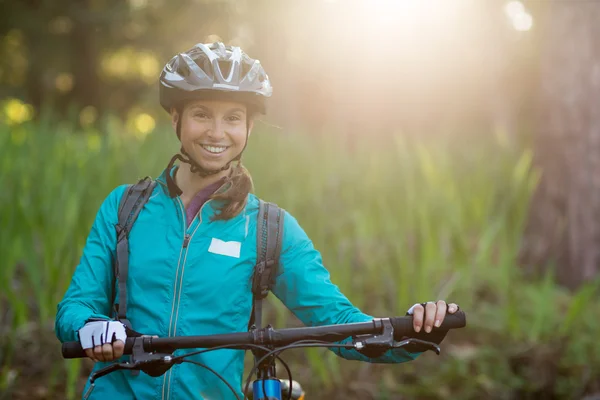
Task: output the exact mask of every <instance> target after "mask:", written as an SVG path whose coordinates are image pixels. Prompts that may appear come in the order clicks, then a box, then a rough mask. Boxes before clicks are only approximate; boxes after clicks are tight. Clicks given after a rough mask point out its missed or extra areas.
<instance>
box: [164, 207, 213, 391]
mask: <svg viewBox="0 0 600 400" xmlns="http://www.w3.org/2000/svg"><path fill="white" fill-rule="evenodd" d="M209 202H210V200H208V201H206V202H205V203H204V204H203V205H202V207H200V210H198V213H197V214H196V215H195V216H194V219H195V218H196V217H198V216H199V221H198V224H197V225H196V228H195V229H194V230H193V231H192V232H191V234H190V233H187V228H186V223H185V221H186V214H185V209H184V207H183V203H182V201H181V199H180V198H179V197H178V198H177V203H178V204H179V209H180V210H181V213H182V218H183V244H182V246H181V251H180V253H179V261H178V263H177V272H176V274H175V289H174V292H173V307H172V308H171V317H170V319H169V333H168V335H169V336H174V335H175V334H176V330H177V318H178V317H179V300H180V298H181V287H182V286H183V272H184V270H185V261H186V260H187V251H188V246H189V244H190V241H191V240H192V237H193V236H194V234H195V233H196V231H197V230H198V228H199V227H200V224H202V209H203V208H204V206H205V205H206V204H208V203H209ZM182 256H183V262H182V261H181V257H182ZM180 268H181V274H180V273H179V269H180ZM178 287H179V290H178V289H177V288H178ZM174 311H175V324H174V325H173V312H174ZM171 327H173V331H172V332H171ZM171 373H172V370H171V369H169V370H168V371H167V373H166V374H165V375H164V378H163V388H162V398H163V399H165V394H166V400H169V398H170V397H171ZM167 380H168V382H167ZM165 388H166V393H165Z"/></svg>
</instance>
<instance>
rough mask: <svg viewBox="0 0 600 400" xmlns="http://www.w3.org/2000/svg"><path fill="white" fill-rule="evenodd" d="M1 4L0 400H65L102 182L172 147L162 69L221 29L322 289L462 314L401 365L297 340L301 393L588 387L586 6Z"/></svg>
mask: <svg viewBox="0 0 600 400" xmlns="http://www.w3.org/2000/svg"><path fill="white" fill-rule="evenodd" d="M0 5H1V6H2V12H0V96H1V99H0V172H1V175H0V188H1V190H0V223H1V229H0V255H1V257H0V258H1V261H0V306H1V308H0V399H59V398H60V399H64V398H68V399H74V398H79V397H80V395H81V389H82V387H83V383H84V380H85V377H86V376H87V374H88V373H89V371H90V369H91V363H90V362H88V361H87V360H69V361H66V362H65V361H63V360H62V358H61V356H60V345H59V343H58V341H57V340H56V339H55V337H54V332H53V323H54V316H55V312H56V304H57V303H58V302H59V301H60V299H61V298H62V296H63V294H64V292H65V290H66V288H67V286H68V284H69V282H70V277H71V274H72V272H73V270H74V268H75V267H76V265H77V263H78V260H79V257H80V256H81V250H82V247H83V244H84V243H85V240H86V236H87V234H88V232H89V229H90V226H91V224H92V222H93V219H94V217H95V214H96V211H97V209H98V207H99V205H100V203H101V202H102V200H103V199H104V197H105V196H106V195H107V194H108V193H109V192H110V191H111V190H112V189H113V188H114V187H115V186H117V185H120V184H123V183H131V182H134V181H135V180H137V179H138V178H140V177H143V176H145V175H152V176H157V175H158V174H159V173H160V172H161V171H162V169H163V168H165V167H166V165H167V163H168V161H169V159H170V157H171V156H172V155H173V154H174V153H175V152H176V151H177V149H178V146H177V140H176V137H175V135H174V133H173V132H172V129H171V127H170V125H169V121H168V118H167V114H166V113H165V112H164V111H163V110H162V109H161V108H160V106H159V104H158V86H157V78H158V76H159V73H160V70H161V68H162V66H163V65H164V64H165V63H166V62H167V61H168V60H169V59H170V58H171V57H172V56H173V55H174V54H176V53H177V52H182V51H185V50H187V49H189V48H190V47H192V46H193V45H194V44H195V43H197V42H213V41H216V40H223V41H224V42H226V43H227V44H232V45H239V46H242V48H243V49H244V50H245V51H246V52H247V53H249V54H250V55H251V56H252V57H254V58H258V59H260V60H261V62H262V64H263V65H264V67H265V69H266V71H267V73H268V74H269V76H270V78H271V81H272V84H273V87H274V95H273V98H272V101H271V102H270V104H269V112H268V114H267V116H265V117H264V118H262V119H261V121H260V123H259V124H258V126H257V128H256V133H255V134H254V135H253V136H252V138H251V141H250V144H249V148H248V150H247V151H246V153H245V164H246V166H247V167H248V168H249V170H250V172H251V173H252V176H253V179H254V182H255V192H256V193H257V194H258V195H259V196H261V197H263V198H265V199H267V200H270V201H274V202H276V203H278V204H279V205H280V206H282V207H284V208H286V209H287V210H288V211H290V212H291V213H292V214H293V215H294V216H296V217H297V218H298V220H299V222H300V223H301V225H302V226H303V227H304V229H305V230H306V231H307V233H308V234H309V236H310V237H311V238H312V239H313V241H314V242H315V245H316V247H317V248H318V249H319V250H320V251H321V252H322V254H323V257H324V261H325V264H326V266H327V267H328V268H329V270H330V271H331V273H332V279H333V281H334V283H336V284H338V285H339V286H340V287H341V289H342V291H343V292H344V293H346V294H347V296H348V297H349V298H350V299H351V300H352V301H353V302H354V303H355V304H356V305H357V306H359V307H360V308H361V309H362V310H364V311H365V312H366V313H369V314H372V315H378V316H387V315H403V314H404V312H405V310H406V309H407V308H408V307H409V306H410V305H412V304H413V303H415V302H421V301H426V300H434V299H438V298H443V299H447V300H452V301H455V302H458V303H459V304H460V305H461V307H462V308H463V309H465V310H466V311H467V313H468V323H469V326H468V327H467V328H466V329H463V330H460V331H456V332H452V333H451V334H450V335H449V336H448V338H447V339H446V340H445V341H444V347H443V352H442V355H441V356H439V357H437V356H435V355H434V354H433V353H431V354H423V355H422V356H421V357H420V358H419V359H417V361H415V362H411V363H407V364H404V365H392V366H379V365H369V364H359V363H355V362H346V361H344V360H341V359H338V358H336V357H335V356H334V355H333V354H332V353H330V352H327V351H325V350H311V351H303V352H300V351H296V352H292V353H290V354H289V355H288V357H287V359H288V360H290V361H291V366H292V371H293V372H294V376H295V379H296V380H299V381H300V382H301V383H302V384H303V385H304V386H305V387H306V389H307V392H308V395H307V396H308V397H307V398H309V399H338V398H339V399H445V398H456V399H481V398H486V399H487V398H489V399H588V400H590V399H598V398H600V346H598V344H597V343H596V340H597V339H598V338H599V337H600V321H599V317H598V316H600V304H599V302H598V300H599V290H598V289H599V288H598V286H599V280H598V278H597V276H598V269H599V265H600V173H599V172H600V107H599V101H600V24H599V23H598V21H600V2H598V1H592V0H590V1H588V0H547V1H531V0H529V1H526V0H523V1H505V0H486V1H480V0H479V1H477V0H452V1H442V0H423V1H417V0H396V1H392V0H370V1H367V0H344V1H341V0H338V1H336V0H319V1H316V0H310V1H302V2H294V1H288V0H285V1H274V0H273V1H266V0H253V1H249V0H238V1H233V0H231V1H228V0H170V1H165V0H83V1H82V0H78V1H74V0H53V1H46V0H19V1H16V0H12V1H10V0H5V1H0ZM271 303H272V304H271V307H270V309H269V313H268V321H271V322H273V323H274V325H275V326H277V327H284V326H291V325H293V324H295V323H296V321H293V320H292V319H291V317H290V315H289V313H288V312H287V311H286V310H285V309H284V307H283V306H281V304H279V302H278V301H277V300H273V299H271Z"/></svg>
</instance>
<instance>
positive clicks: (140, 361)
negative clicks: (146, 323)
mask: <svg viewBox="0 0 600 400" xmlns="http://www.w3.org/2000/svg"><path fill="white" fill-rule="evenodd" d="M144 339H145V338H144V337H136V338H134V339H133V347H132V349H131V355H132V356H131V360H132V362H131V363H129V362H124V363H115V364H110V365H108V366H106V367H104V368H102V369H99V370H98V371H96V372H94V373H93V374H92V375H91V376H90V387H89V388H88V390H87V391H86V392H85V395H84V396H83V398H84V400H87V399H88V397H90V395H91V394H92V391H93V390H94V387H95V385H96V384H95V381H96V380H97V379H98V378H102V377H103V376H105V375H108V374H110V373H112V372H115V371H119V370H131V371H133V370H142V371H144V372H145V373H146V374H148V375H150V376H152V377H157V376H160V375H162V374H164V373H165V372H167V371H168V370H169V368H171V367H172V366H173V364H180V363H181V360H176V359H175V358H174V357H173V355H172V354H166V353H148V352H146V351H144ZM146 339H147V338H146Z"/></svg>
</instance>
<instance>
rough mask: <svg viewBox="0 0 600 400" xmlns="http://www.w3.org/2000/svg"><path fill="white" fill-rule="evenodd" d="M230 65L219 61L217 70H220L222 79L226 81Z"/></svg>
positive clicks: (230, 63) (228, 62) (227, 62)
mask: <svg viewBox="0 0 600 400" xmlns="http://www.w3.org/2000/svg"><path fill="white" fill-rule="evenodd" d="M232 65H233V63H232V62H231V61H221V60H219V69H220V70H221V75H222V76H223V78H225V79H227V78H228V77H229V73H230V72H231V67H232Z"/></svg>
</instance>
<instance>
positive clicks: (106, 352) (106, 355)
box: [85, 340, 125, 361]
mask: <svg viewBox="0 0 600 400" xmlns="http://www.w3.org/2000/svg"><path fill="white" fill-rule="evenodd" d="M123 350H125V343H124V342H123V341H122V340H116V341H115V342H113V343H105V344H103V345H102V346H96V347H94V348H92V349H86V350H85V355H86V356H88V357H89V358H91V359H92V360H93V361H113V360H116V359H118V358H119V357H121V356H122V355H123Z"/></svg>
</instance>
